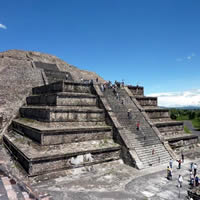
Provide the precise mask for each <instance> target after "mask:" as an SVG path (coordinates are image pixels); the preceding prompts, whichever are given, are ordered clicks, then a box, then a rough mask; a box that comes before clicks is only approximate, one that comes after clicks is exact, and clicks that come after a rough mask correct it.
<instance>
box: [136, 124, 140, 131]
mask: <svg viewBox="0 0 200 200" xmlns="http://www.w3.org/2000/svg"><path fill="white" fill-rule="evenodd" d="M136 129H137V130H138V131H139V130H140V122H137V124H136Z"/></svg>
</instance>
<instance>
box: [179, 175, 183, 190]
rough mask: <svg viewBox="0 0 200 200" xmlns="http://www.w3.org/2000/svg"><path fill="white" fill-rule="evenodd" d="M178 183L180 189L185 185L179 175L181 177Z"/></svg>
mask: <svg viewBox="0 0 200 200" xmlns="http://www.w3.org/2000/svg"><path fill="white" fill-rule="evenodd" d="M178 183H179V187H180V188H181V187H182V185H183V177H182V176H181V175H180V174H179V177H178Z"/></svg>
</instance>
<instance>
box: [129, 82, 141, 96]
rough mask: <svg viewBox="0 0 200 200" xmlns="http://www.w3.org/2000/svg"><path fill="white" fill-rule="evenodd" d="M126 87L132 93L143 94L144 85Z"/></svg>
mask: <svg viewBox="0 0 200 200" xmlns="http://www.w3.org/2000/svg"><path fill="white" fill-rule="evenodd" d="M128 89H129V90H130V91H131V92H132V94H133V95H136V96H137V95H139V96H144V87H141V86H131V85H129V86H128Z"/></svg>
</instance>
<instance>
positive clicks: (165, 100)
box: [148, 89, 200, 107]
mask: <svg viewBox="0 0 200 200" xmlns="http://www.w3.org/2000/svg"><path fill="white" fill-rule="evenodd" d="M148 96H155V97H158V105H159V106H165V107H182V106H200V89H196V90H187V91H184V92H166V93H154V94H149V95H148Z"/></svg>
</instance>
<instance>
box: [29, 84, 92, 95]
mask: <svg viewBox="0 0 200 200" xmlns="http://www.w3.org/2000/svg"><path fill="white" fill-rule="evenodd" d="M57 92H75V93H92V86H91V84H88V83H80V82H69V81H59V82H56V83H52V84H49V85H44V86H39V87H35V88H33V89H32V93H33V94H34V95H35V94H48V93H57Z"/></svg>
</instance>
